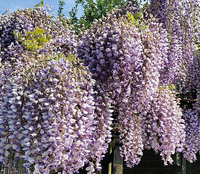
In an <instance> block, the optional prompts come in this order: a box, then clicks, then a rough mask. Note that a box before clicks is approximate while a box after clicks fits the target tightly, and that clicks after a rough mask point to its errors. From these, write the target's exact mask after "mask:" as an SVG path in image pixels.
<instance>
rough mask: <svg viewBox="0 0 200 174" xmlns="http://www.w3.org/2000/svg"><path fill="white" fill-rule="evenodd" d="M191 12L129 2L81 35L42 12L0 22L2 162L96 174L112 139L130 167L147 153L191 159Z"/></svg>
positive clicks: (194, 85)
mask: <svg viewBox="0 0 200 174" xmlns="http://www.w3.org/2000/svg"><path fill="white" fill-rule="evenodd" d="M180 9H182V10H181V11H180ZM198 12H199V2H198V1H195V0H184V1H182V2H181V3H178V1H176V0H170V1H153V0H152V1H151V3H150V5H149V6H147V7H145V8H142V9H140V8H139V7H138V6H135V5H134V3H130V4H129V5H128V6H125V7H122V8H121V9H118V10H112V11H111V12H109V13H107V15H106V16H104V17H102V18H101V19H99V20H97V21H95V22H94V23H93V24H92V25H91V28H90V29H88V30H86V31H84V32H83V33H82V35H80V36H79V37H77V36H76V35H75V34H74V32H73V31H72V29H71V27H70V26H69V25H68V24H67V23H68V21H67V19H64V18H61V17H59V18H57V17H55V16H52V15H50V14H49V12H48V10H46V9H45V8H44V7H36V8H34V9H24V10H18V11H16V12H13V13H11V14H4V15H2V16H0V44H1V45H0V46H1V52H0V59H1V63H0V90H1V93H0V162H2V163H3V165H4V166H10V167H11V168H12V167H13V166H14V165H13V163H12V162H11V161H10V158H13V159H18V158H23V159H24V160H25V161H26V163H25V164H24V166H25V167H26V169H27V172H28V173H31V172H33V173H34V174H39V173H44V174H49V173H51V172H56V171H59V170H62V172H63V174H64V173H78V171H79V169H81V168H83V167H86V170H87V171H88V173H94V171H95V170H99V169H101V166H100V162H101V160H102V159H103V157H104V155H105V154H106V153H107V151H108V147H109V143H110V142H111V140H112V134H113V133H115V132H117V133H118V134H119V143H120V144H121V148H120V153H121V155H122V156H123V157H124V160H125V161H126V164H127V166H128V167H134V166H135V165H137V164H139V162H140V160H141V157H142V155H143V150H145V149H153V150H154V151H155V152H156V153H160V155H161V157H162V160H163V161H164V164H165V165H167V164H172V163H173V159H172V155H173V154H175V153H176V152H183V154H184V157H185V158H186V159H187V160H188V161H190V162H193V161H195V160H196V153H197V152H199V148H200V134H199V132H200V130H199V124H200V123H199V113H200V112H199V111H200V109H199V107H200V106H199V96H200V95H199V93H200V91H199V90H200V88H199V80H200V79H199V72H200V71H199V70H200V67H199V51H198V34H199V33H198V31H199V13H198ZM186 19H187V20H186ZM185 101H186V102H185ZM113 120H114V121H113Z"/></svg>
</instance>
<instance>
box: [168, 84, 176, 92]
mask: <svg viewBox="0 0 200 174" xmlns="http://www.w3.org/2000/svg"><path fill="white" fill-rule="evenodd" d="M169 90H171V91H173V90H175V85H174V84H173V83H172V84H170V85H169Z"/></svg>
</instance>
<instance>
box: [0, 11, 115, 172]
mask: <svg viewBox="0 0 200 174" xmlns="http://www.w3.org/2000/svg"><path fill="white" fill-rule="evenodd" d="M1 19H2V20H1V24H0V25H5V26H7V28H6V27H5V28H4V29H3V30H2V33H3V34H1V36H0V41H1V43H2V52H1V54H0V57H1V58H2V62H1V64H0V65H1V67H0V72H1V73H0V76H1V77H0V89H1V94H0V123H1V124H0V162H2V163H3V164H4V166H6V167H8V166H13V164H11V163H10V161H11V160H10V159H11V158H12V157H13V155H14V159H18V158H19V157H22V158H23V159H24V160H25V161H26V163H25V164H24V166H25V167H26V169H27V171H28V173H31V172H34V173H35V174H39V173H44V174H49V173H50V172H56V171H58V170H62V172H63V174H64V173H78V171H79V169H80V168H82V167H84V166H86V165H88V167H87V170H88V173H93V172H94V170H95V169H100V168H101V166H100V161H101V160H102V158H103V156H104V154H105V153H106V152H107V149H108V144H109V142H110V141H111V124H112V119H111V111H110V108H111V102H110V99H109V98H107V97H105V96H103V95H101V94H102V92H101V91H100V88H98V87H95V88H94V84H95V80H94V79H92V78H91V73H90V72H89V71H88V70H87V68H86V67H85V66H83V65H82V63H81V62H80V61H79V60H77V58H76V46H77V39H76V36H75V35H74V34H73V32H71V31H70V28H69V27H68V26H67V25H66V23H65V22H66V21H60V20H59V19H55V20H52V19H51V16H49V15H48V13H47V11H46V10H45V9H43V8H38V9H33V10H30V9H26V10H21V11H17V12H14V13H12V14H9V15H5V16H2V17H1ZM6 20H8V21H9V23H7V24H6V23H5V21H6ZM12 21H15V22H16V23H15V24H16V25H12V24H11V23H12ZM10 26H11V27H12V30H11V29H10V30H8V28H9V27H10ZM35 28H41V29H42V32H43V31H46V33H44V34H43V36H44V37H45V36H47V35H50V36H51V39H50V41H49V42H47V43H44V47H42V48H41V49H38V50H30V49H27V48H26V47H24V45H23V44H22V43H21V42H20V41H19V38H17V36H16V35H14V36H13V37H14V38H12V39H13V40H6V37H4V36H7V35H9V34H13V32H14V31H18V32H19V33H20V34H19V36H18V37H21V40H25V39H26V38H25V37H26V35H25V34H26V32H29V31H30V32H31V31H34V29H35ZM34 37H35V36H34ZM5 40H6V43H7V45H8V46H5V45H4V44H3V43H4V42H5ZM18 41H19V42H18ZM13 60H14V61H13ZM31 168H32V169H33V170H34V171H31Z"/></svg>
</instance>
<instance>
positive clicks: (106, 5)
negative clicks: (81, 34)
mask: <svg viewBox="0 0 200 174" xmlns="http://www.w3.org/2000/svg"><path fill="white" fill-rule="evenodd" d="M127 3H128V1H124V0H112V1H107V0H97V1H94V0H86V1H84V0H76V5H75V7H73V8H72V10H71V11H70V12H69V15H70V20H69V23H70V24H71V25H73V26H74V29H75V30H76V31H77V32H78V31H79V30H80V29H81V28H83V27H84V28H86V29H88V28H89V27H90V26H91V25H92V23H93V22H94V21H95V20H97V19H100V18H101V17H102V16H106V14H107V13H108V12H109V11H111V10H112V9H114V8H121V7H123V6H125V5H126V4H127ZM79 5H81V6H82V7H83V9H84V12H83V15H82V16H81V17H80V19H79V18H78V17H77V12H78V6H79Z"/></svg>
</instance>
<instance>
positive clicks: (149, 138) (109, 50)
mask: <svg viewBox="0 0 200 174" xmlns="http://www.w3.org/2000/svg"><path fill="white" fill-rule="evenodd" d="M117 14H118V11H116V12H115V11H113V12H111V13H109V14H108V15H107V17H104V18H102V19H101V20H100V21H98V22H96V23H94V25H93V26H92V28H91V29H90V30H89V31H87V33H86V34H85V35H84V36H83V37H82V42H81V44H80V47H79V48H78V56H79V58H80V59H83V60H84V63H85V64H86V65H87V66H88V67H89V69H90V71H91V72H92V74H93V78H94V79H96V82H95V86H97V88H100V89H101V90H102V93H103V95H104V96H106V97H109V98H110V99H111V102H112V107H113V108H114V110H115V111H118V116H117V124H116V125H115V127H116V128H117V130H118V132H119V133H120V136H119V137H120V142H121V143H122V147H121V149H120V150H121V155H122V156H123V157H124V159H125V161H126V164H127V166H129V167H133V166H135V165H137V164H139V162H140V160H141V156H142V155H143V149H144V148H147V149H148V148H149V146H150V147H151V148H153V149H154V150H155V151H160V152H161V156H162V159H163V161H164V162H165V164H167V163H168V162H169V163H172V158H171V155H172V154H174V153H175V152H176V151H181V150H182V149H183V147H182V146H183V142H184V124H183V122H184V120H182V119H181V116H182V112H181V110H180V107H179V106H178V103H177V102H176V100H175V97H174V96H173V95H172V94H171V93H170V91H168V90H164V91H161V90H160V87H159V86H160V85H164V84H163V83H164V81H163V80H162V77H161V75H162V74H163V72H165V71H166V70H165V68H166V64H167V63H168V61H169V59H168V54H169V38H168V33H167V30H165V29H162V25H161V24H159V23H158V21H157V20H156V19H155V18H153V17H152V16H150V18H149V19H148V20H147V21H144V19H141V18H140V19H137V16H138V15H141V13H136V14H135V18H136V19H135V20H134V21H133V20H131V19H130V13H129V16H128V15H121V16H118V15H117ZM111 19H112V20H111ZM165 100H166V101H165ZM152 102H155V106H154V105H153V104H152ZM165 102H166V103H167V104H166V105H165ZM154 107H157V108H156V109H155V108H154ZM162 107H163V113H162V111H161V113H160V112H159V111H160V110H161V109H158V108H162ZM166 107H167V108H166ZM151 112H154V114H151ZM160 114H163V116H162V115H161V116H160V117H159V115H160ZM167 117H169V120H168V118H167ZM165 120H167V121H168V122H166V123H167V124H162V125H157V127H154V128H153V130H151V129H150V127H151V125H152V124H153V123H154V124H157V122H158V121H160V122H162V123H163V122H164V121H165ZM169 125H171V126H169ZM154 129H156V130H154ZM148 131H149V132H148ZM154 133H155V135H154ZM168 133H169V134H168ZM161 134H163V136H162V137H161ZM157 136H159V138H158V139H159V140H158V142H157V143H158V144H159V146H160V147H159V148H158V147H157V146H156V145H155V146H154V145H152V144H154V140H153V139H156V138H157ZM169 140H170V144H169V145H168V144H167V141H169ZM160 144H161V145H160Z"/></svg>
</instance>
